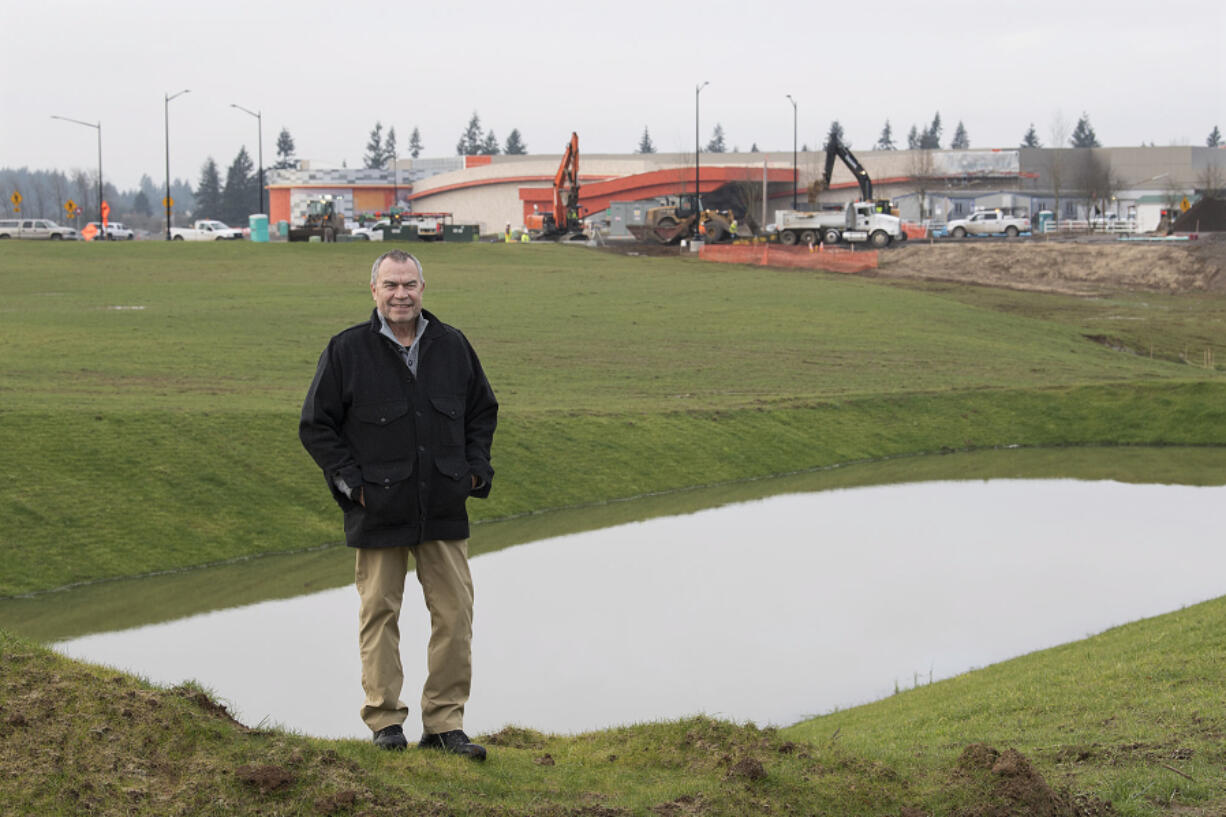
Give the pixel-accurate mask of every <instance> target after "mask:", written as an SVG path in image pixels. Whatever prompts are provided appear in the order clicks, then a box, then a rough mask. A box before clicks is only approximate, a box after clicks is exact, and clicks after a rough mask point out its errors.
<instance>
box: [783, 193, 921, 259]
mask: <svg viewBox="0 0 1226 817" xmlns="http://www.w3.org/2000/svg"><path fill="white" fill-rule="evenodd" d="M882 209H883V208H882V206H881V205H879V204H878V203H876V202H872V201H853V202H850V203H848V205H847V206H846V207H844V208H843V210H842V211H838V210H834V211H831V210H817V211H813V212H810V211H806V210H780V211H778V212H777V213H775V224H774V225H773V228H772V229H773V232H775V233H776V234H778V236H779V243H780V244H785V245H787V246H789V247H790V246H792V245H794V244H808V245H815V244H827V245H830V244H838V243H839V242H841V241H846V242H847V243H849V244H859V243H863V242H867V243H868V244H869V245H871V246H872V247H875V248H877V249H881V248H882V247H888V246H889V245H890V244H891V242H894V241H905V240H906V238H907V234H906V233H905V232H904V231H903V229H902V219H900V218H899V217H898V216H895V215H892V214H890V213H888V212H886V213H883V212H881V210H882Z"/></svg>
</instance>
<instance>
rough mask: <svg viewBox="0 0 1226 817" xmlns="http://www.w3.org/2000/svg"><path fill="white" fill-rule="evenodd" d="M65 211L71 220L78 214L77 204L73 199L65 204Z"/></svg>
mask: <svg viewBox="0 0 1226 817" xmlns="http://www.w3.org/2000/svg"><path fill="white" fill-rule="evenodd" d="M64 210H65V211H67V213H68V217H69V218H74V217H75V216H76V214H77V203H76V202H75V201H73V200H72V199H69V200H68V201H66V202H64Z"/></svg>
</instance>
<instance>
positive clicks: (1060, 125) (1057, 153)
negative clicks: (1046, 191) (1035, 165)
mask: <svg viewBox="0 0 1226 817" xmlns="http://www.w3.org/2000/svg"><path fill="white" fill-rule="evenodd" d="M1068 133H1069V124H1068V120H1067V119H1065V118H1064V112H1063V111H1060V110H1057V111H1056V112H1055V113H1054V114H1053V115H1052V119H1051V126H1050V130H1049V131H1048V136H1049V141H1048V144H1050V145H1052V147H1051V148H1050V149H1049V150H1048V151H1047V183H1048V184H1049V185H1051V192H1052V197H1053V198H1054V199H1055V217H1056V223H1057V224H1059V223H1060V193H1061V191H1062V190H1063V189H1064V188H1065V187H1066V186H1067V184H1068V179H1067V176H1068V173H1067V172H1066V170H1065V154H1064V147H1063V146H1064V143H1065V142H1066V141H1067V140H1068Z"/></svg>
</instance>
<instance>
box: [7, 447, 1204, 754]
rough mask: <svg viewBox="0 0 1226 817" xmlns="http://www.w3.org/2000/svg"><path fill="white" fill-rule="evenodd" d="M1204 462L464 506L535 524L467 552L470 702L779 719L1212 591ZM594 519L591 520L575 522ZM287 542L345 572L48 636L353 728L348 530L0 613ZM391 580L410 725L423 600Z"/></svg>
mask: <svg viewBox="0 0 1226 817" xmlns="http://www.w3.org/2000/svg"><path fill="white" fill-rule="evenodd" d="M909 480H923V481H909ZM874 482H877V483H885V484H873V483H874ZM1222 482H1226V452H1223V451H1221V450H1217V449H1162V450H1110V449H1096V450H1076V451H1061V452H1051V451H1046V452H1042V451H1041V452H1028V451H1014V452H987V453H985V454H973V455H972V454H957V455H950V456H942V457H931V458H923V459H911V460H906V461H893V462H890V463H880V464H871V465H860V466H853V467H849V468H845V469H838V472H837V473H834V472H823V473H821V474H806V475H796V476H793V477H789V478H783V479H779V480H771V481H767V480H760V481H756V482H753V483H747V484H743V485H740V486H723V487H720V488H714V489H709V490H706V491H696V492H686V493H685V494H683V495H673V496H671V497H668V498H660V497H656V498H649V499H644V500H641V501H638V502H626V503H617V504H616V506H602V507H601V508H594V509H576V510H572V511H569V512H566V513H565V514H560V515H555V516H550V515H545V516H542V517H535V518H530V519H527V520H519V521H517V522H514V523H502V526H503V527H504V528H505V529H506V530H509V531H511V533H506V532H505V531H504V532H503V533H502V534H499V525H482V526H477V528H476V529H475V531H474V545H476V544H477V542H479V541H480V540H482V539H483V538H488V539H490V540H492V541H496V542H497V541H499V537H500V536H502V538H503V539H504V540H516V539H519V540H521V541H522V540H523V539H524V538H525V537H527V539H528V541H526V542H524V543H522V544H519V545H518V546H516V547H506V548H504V549H502V550H498V551H496V552H486V553H481V554H479V555H477V556H475V557H474V558H473V562H472V569H473V574H474V581H475V584H476V588H477V607H476V613H475V618H476V628H475V639H474V664H475V680H474V685H473V692H472V700H471V702H470V704H469V708H468V713H467V717H466V726H467V728H468V731H469V732H470V733H472V734H478V733H483V732H491V731H495V730H497V729H499V728H501V727H502V726H504V725H506V724H510V723H515V724H520V725H525V726H530V727H532V728H535V729H540V730H542V731H551V732H578V731H585V730H590V729H598V728H603V727H608V726H613V725H617V724H624V723H632V722H640V721H647V720H655V719H671V718H677V717H681V716H684V715H687V714H694V713H699V712H703V713H707V714H710V715H713V716H717V717H724V718H730V719H734V720H753V721H755V722H757V723H759V724H768V723H769V724H779V725H783V724H790V723H793V722H795V721H797V720H800V719H802V718H804V717H806V716H809V715H813V714H819V713H822V712H827V711H830V710H831V709H834V708H840V707H847V706H852V705H856V704H859V703H863V702H867V701H870V700H873V699H876V698H880V697H883V696H887V695H890V694H892V693H893V692H895V691H896V690H898V689H900V688H909V687H911V686H913V685H916V684H924V683H929V682H930V681H932V680H938V679H941V678H945V677H949V676H952V675H955V674H958V673H962V672H965V671H967V670H969V669H972V668H975V667H980V666H984V665H987V664H990V663H993V662H997V661H1001V660H1005V659H1008V658H1010V657H1013V656H1017V655H1020V654H1023V653H1026V652H1030V651H1033V650H1037V649H1041V648H1045V647H1049V646H1053V645H1056V644H1059V643H1063V642H1067V641H1071V640H1075V639H1079V638H1082V637H1084V636H1087V635H1090V634H1093V633H1096V632H1100V631H1102V630H1104V629H1106V628H1109V627H1112V626H1115V625H1119V624H1124V623H1126V622H1129V621H1133V620H1136V619H1138V618H1143V617H1147V616H1152V615H1157V614H1160V613H1164V612H1168V611H1171V610H1174V609H1178V608H1179V607H1181V606H1186V605H1189V604H1192V603H1195V602H1199V601H1203V600H1206V599H1209V598H1213V597H1216V596H1219V595H1221V594H1222V593H1224V592H1226V587H1224V583H1226V582H1224V580H1223V579H1222V577H1223V576H1226V548H1223V547H1222V546H1221V545H1222V527H1221V519H1222V517H1221V509H1222V508H1223V507H1226V487H1223V486H1222V484H1221V483H1222ZM1179 483H1184V484H1179ZM1189 483H1190V484H1189ZM568 514H569V516H568ZM661 514H664V515H661ZM668 514H672V515H668ZM619 516H622V517H628V518H635V517H636V516H637V517H639V519H638V521H627V519H619V518H618V517H619ZM547 517H548V518H547ZM567 519H569V522H568V521H566V520H567ZM559 520H560V521H559ZM593 520H595V521H593ZM593 524H596V525H600V524H605V525H607V526H606V527H599V528H598V529H595V530H582V529H583V528H586V527H590V526H592V525H593ZM551 525H552V526H555V528H556V527H561V528H566V527H571V528H573V529H574V532H569V533H566V532H562V531H560V530H556V529H555V530H553V531H551V532H547V533H546V530H547V529H548V528H549V527H550V526H551ZM517 526H518V527H517ZM533 530H536V531H537V533H536V534H534V533H533V532H532V531H533ZM542 534H543V535H542ZM507 543H509V542H506V541H504V542H502V544H507ZM265 562H266V563H267V564H264V563H265ZM302 562H309V563H312V564H316V563H317V565H318V573H319V576H316V577H302V576H298V575H297V574H293V575H294V576H295V578H294V580H293V583H300V584H301V585H303V586H305V587H307V588H308V589H309V588H311V587H312V586H317V585H318V584H319V583H324V584H338V583H342V582H343V583H344V584H342V586H339V587H331V588H329V589H323V590H317V591H315V592H309V593H306V594H305V595H298V596H296V597H291V598H279V599H269V600H263V601H256V600H255V599H256V598H259V595H258V592H256V595H255V596H253V598H252V599H250V600H248V601H249V603H242V604H240V605H239V606H236V607H231V608H229V609H218V610H212V611H210V612H203V613H197V614H195V615H188V616H185V617H181V618H177V619H175V620H172V621H164V622H161V623H145V624H143V626H136V627H129V628H128V629H123V630H120V631H115V632H94V633H93V634H90V635H83V636H80V637H74V638H67V639H64V640H59V641H57V643H56V644H55V647H56V649H58V650H59V651H60V652H62V653H64V654H66V655H69V656H72V657H74V658H79V659H82V660H86V661H91V662H97V663H102V664H107V665H112V666H115V667H119V668H122V669H124V670H127V671H131V672H134V673H137V674H140V675H142V676H145V677H147V678H149V679H151V680H153V681H155V682H158V683H164V684H168V685H173V684H177V683H180V682H182V681H184V680H186V679H195V680H197V681H198V682H199V683H201V684H202V685H203V686H205V687H206V688H208V689H210V690H212V691H213V692H214V693H215V694H216V695H217V696H218V697H219V698H220V699H221V700H222V701H223V702H225V703H227V705H228V706H230V708H231V709H232V711H233V712H234V713H235V715H236V716H237V717H238V718H239V719H240V720H242V721H243V722H245V723H247V724H249V725H256V724H261V723H262V724H265V725H271V724H276V725H282V726H285V727H287V728H291V729H294V730H297V731H301V732H304V733H308V734H312V735H319V736H330V737H350V736H352V737H365V736H366V735H367V733H366V732H365V727H364V726H363V725H362V723H361V721H360V720H359V719H358V716H357V712H358V708H359V706H360V705H361V688H360V682H359V665H358V657H357V647H356V621H357V596H356V593H355V591H354V590H353V589H352V588H351V587H350V586H348V579H349V572H350V566H351V554H349V553H346V552H345V551H344V549H343V548H335V549H331V550H328V551H323V552H321V553H320V554H310V555H303V554H299V555H298V556H295V557H282V558H281V559H280V561H277V560H257V561H254V562H248V563H245V564H243V565H238V566H235V565H230V566H225V567H223V568H217V569H214V570H213V571H211V573H212V579H211V580H210V578H209V576H210V571H196V572H195V573H194V575H192V576H191V577H190V578H189V577H182V576H180V577H170V578H167V579H161V580H159V579H145V580H141V581H140V582H132V583H114V584H116V585H117V586H115V587H111V588H109V589H101V590H100V589H98V588H92V589H90V588H87V589H86V590H84V591H80V592H79V593H78V591H68V592H65V593H57V594H52V598H49V597H46V596H44V597H38V598H35V599H29V600H27V599H16V600H10V601H8V602H5V603H4V604H3V605H0V626H13V627H14V628H15V629H18V630H19V631H20V630H21V629H22V627H20V626H15V625H13V624H12V623H11V622H13V621H14V620H23V621H26V622H30V621H32V620H35V619H38V618H39V614H38V610H39V609H40V608H39V607H38V605H43V608H41V609H44V610H45V609H49V608H50V607H52V606H57V604H58V606H59V607H60V608H61V609H62V608H63V606H64V605H65V604H68V605H69V606H70V607H74V608H75V609H76V613H75V614H74V616H75V617H68V618H62V619H55V617H54V616H44V617H43V621H44V625H45V622H46V619H47V618H50V619H52V620H59V621H60V622H61V623H60V625H59V626H60V627H61V630H62V632H61V634H60V635H59V636H56V637H59V638H63V636H64V635H66V634H72V633H74V632H79V631H81V629H82V627H83V625H82V624H81V621H83V620H86V619H88V620H90V621H92V622H97V621H99V616H101V617H102V618H103V620H105V619H106V618H107V617H108V616H110V617H111V618H113V619H114V620H126V619H125V617H124V615H120V614H119V613H118V612H116V611H118V610H120V609H122V608H124V604H122V603H120V602H119V601H117V600H116V598H112V597H111V595H109V594H114V595H116V596H118V597H122V598H125V599H129V600H130V599H132V598H134V597H140V596H142V595H143V597H144V598H146V599H148V600H156V599H161V598H167V597H168V596H170V595H175V594H181V593H183V592H184V590H183V588H184V586H185V585H184V584H183V582H194V583H195V584H193V585H191V586H194V587H197V588H204V587H207V586H211V584H216V583H217V582H223V583H224V582H226V581H228V579H227V576H234V575H237V574H238V573H244V574H247V575H250V574H252V573H254V574H256V575H260V574H261V571H267V570H273V571H276V570H277V569H278V568H277V565H280V566H281V567H280V574H285V573H287V572H289V573H291V574H292V570H293V569H294V568H293V566H294V565H295V564H298V565H299V566H300V564H301V563H302ZM320 576H322V577H324V578H320ZM300 580H301V581H300ZM159 581H162V582H163V583H164V584H165V586H166V587H167V588H170V589H164V590H158V589H157V583H158V582H159ZM408 581H409V587H408V590H407V594H406V604H405V611H404V614H403V616H402V620H401V630H402V655H403V659H404V665H405V673H406V679H407V680H406V687H405V691H404V699H405V700H406V702H408V703H409V705H410V708H411V714H410V721H409V723H408V724H407V726H408V727H409V730H408V731H409V732H410V733H411V734H412V732H413V726H414V723H415V722H414V718H415V716H416V715H417V713H418V705H417V697H418V694H419V690H420V684H421V681H422V679H423V676H424V671H425V668H424V663H425V662H424V658H425V649H424V645H425V642H426V639H427V637H428V634H429V623H428V619H427V615H426V612H425V610H424V607H423V605H422V604H421V603H420V600H419V599H420V596H419V594H418V591H417V586H416V582H415V581H413V579H412V577H409V579H408ZM268 583H269V584H275V582H273V581H272V580H271V579H269V581H268ZM255 584H258V582H256V583H255ZM141 588H146V589H148V590H149V592H144V590H141ZM175 588H177V589H175ZM138 591H139V592H138ZM199 592H200V593H204V594H206V595H207V593H205V591H204V590H203V589H201V590H200V591H199ZM276 593H277V594H280V595H285V593H284V592H283V591H280V590H278V591H276ZM154 603H155V602H150V603H149V604H147V605H146V606H150V605H152V604H154ZM91 610H92V611H93V612H92V613H91V612H90V611H91ZM105 611H110V612H109V613H108V612H105ZM146 613H148V611H146ZM112 614H113V615H112ZM96 628H97V624H95V625H93V626H91V627H89V628H86V629H96ZM25 629H27V630H31V629H34V630H37V628H29V627H27V628H25ZM53 635H54V634H52V633H47V632H45V631H44V632H42V633H41V637H44V638H49V637H51V636H53ZM52 640H54V638H52Z"/></svg>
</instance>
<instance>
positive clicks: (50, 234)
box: [0, 218, 80, 241]
mask: <svg viewBox="0 0 1226 817" xmlns="http://www.w3.org/2000/svg"><path fill="white" fill-rule="evenodd" d="M5 238H27V239H31V238H32V239H45V240H50V241H61V240H65V239H67V240H70V241H75V240H76V239H78V238H80V236H78V235H77V231H76V230H75V229H73V228H72V227H62V226H60V225H59V224H56V223H55V222H54V221H51V220H49V219H45V218H25V219H22V218H5V219H0V239H5Z"/></svg>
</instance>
